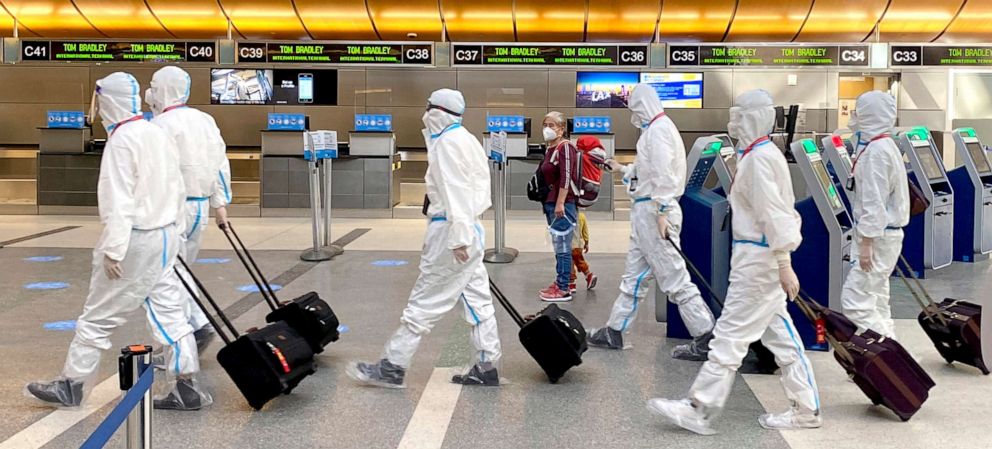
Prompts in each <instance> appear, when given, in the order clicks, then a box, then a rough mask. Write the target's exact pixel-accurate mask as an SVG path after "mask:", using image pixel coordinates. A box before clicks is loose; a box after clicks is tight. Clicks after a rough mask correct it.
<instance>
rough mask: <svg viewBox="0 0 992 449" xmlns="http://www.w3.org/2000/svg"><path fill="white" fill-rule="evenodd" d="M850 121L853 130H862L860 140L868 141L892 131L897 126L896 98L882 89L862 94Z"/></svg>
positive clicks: (849, 125) (849, 126) (849, 124)
mask: <svg viewBox="0 0 992 449" xmlns="http://www.w3.org/2000/svg"><path fill="white" fill-rule="evenodd" d="M854 114H855V115H854V116H852V117H851V121H850V122H849V123H848V128H851V131H854V132H858V131H860V132H861V135H860V140H862V141H867V140H871V139H874V138H875V137H878V136H879V135H882V134H885V133H890V132H892V128H894V127H895V126H896V99H895V98H894V97H893V96H892V95H889V94H887V93H885V92H882V91H880V90H873V91H871V92H867V93H864V94H861V96H860V97H858V101H857V104H856V105H855V108H854Z"/></svg>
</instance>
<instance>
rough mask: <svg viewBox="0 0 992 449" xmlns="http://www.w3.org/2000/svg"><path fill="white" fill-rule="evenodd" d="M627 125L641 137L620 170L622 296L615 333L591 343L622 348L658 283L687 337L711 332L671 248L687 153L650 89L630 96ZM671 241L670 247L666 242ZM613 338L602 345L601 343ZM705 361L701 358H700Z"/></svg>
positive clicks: (596, 335) (612, 324)
mask: <svg viewBox="0 0 992 449" xmlns="http://www.w3.org/2000/svg"><path fill="white" fill-rule="evenodd" d="M630 110H631V112H632V117H631V123H632V124H633V125H634V126H637V127H638V128H642V129H643V130H644V131H643V132H642V133H641V137H640V138H639V139H638V140H637V158H636V159H635V160H634V163H633V164H631V165H627V166H624V167H623V170H622V171H623V180H624V183H625V184H626V185H627V187H628V192H629V193H630V196H631V200H632V202H633V204H632V205H631V210H630V248H629V249H628V252H627V261H626V268H625V271H624V274H623V279H622V281H621V282H620V295H619V296H618V297H617V299H616V302H614V304H613V311H612V313H611V314H610V318H609V320H608V321H607V323H606V325H607V327H608V328H609V329H612V330H613V331H616V332H609V331H606V333H604V332H602V331H594V332H592V333H591V337H590V343H592V344H594V345H596V346H603V347H608V348H613V349H619V348H622V347H623V345H622V343H621V342H620V341H617V340H621V339H622V337H620V335H621V333H623V332H629V330H630V327H631V325H632V324H633V322H634V320H635V319H636V317H637V311H638V309H639V306H640V304H641V303H642V302H643V301H644V299H645V297H646V296H647V294H648V290H649V289H650V287H651V282H652V281H653V280H657V282H658V288H659V289H660V290H661V291H662V292H664V293H665V294H666V295H668V298H669V300H670V301H672V302H673V303H675V304H677V305H678V306H679V315H680V316H681V317H682V320H683V321H684V322H685V324H686V327H687V328H688V330H689V333H690V334H691V335H692V336H693V337H699V336H702V335H704V334H707V333H709V331H710V330H712V329H713V313H712V312H711V311H710V309H709V307H708V306H707V305H706V303H705V302H704V301H703V299H702V297H701V296H700V294H699V289H698V288H697V287H696V285H695V284H693V283H692V281H691V280H690V278H689V273H688V271H686V266H685V261H684V260H683V259H682V257H681V256H680V255H679V253H678V252H677V251H676V250H675V247H674V246H673V245H678V244H679V231H680V230H681V228H682V209H681V207H680V206H679V198H680V197H681V196H682V194H683V193H684V192H685V182H686V167H685V166H686V153H685V146H684V144H683V143H682V137H681V136H680V135H679V130H678V128H676V127H675V123H674V122H672V119H671V118H669V117H668V116H667V115H666V114H665V113H664V109H663V108H662V105H661V100H659V99H658V93H657V91H656V90H655V88H654V87H652V86H651V85H648V84H639V85H637V87H635V88H634V90H633V92H632V93H631V96H630ZM659 216H663V217H665V218H666V219H667V225H668V230H667V235H668V240H666V239H665V238H664V237H662V235H661V233H660V232H659V224H658V220H659ZM669 240H670V241H669ZM607 333H608V334H612V336H610V338H608V340H609V341H607V342H605V343H606V344H603V343H604V342H603V341H600V340H601V337H603V336H605V335H608V334H607ZM702 359H703V360H705V352H704V353H703V358H702Z"/></svg>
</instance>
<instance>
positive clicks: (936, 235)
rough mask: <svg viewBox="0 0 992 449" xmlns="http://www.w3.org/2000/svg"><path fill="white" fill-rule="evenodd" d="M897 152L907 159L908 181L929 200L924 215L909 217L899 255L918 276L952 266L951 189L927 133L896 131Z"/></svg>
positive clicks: (919, 128) (923, 130) (922, 128)
mask: <svg viewBox="0 0 992 449" xmlns="http://www.w3.org/2000/svg"><path fill="white" fill-rule="evenodd" d="M896 143H898V144H899V149H900V150H902V153H903V155H905V156H906V158H907V159H908V160H909V168H910V170H911V171H910V173H909V178H910V180H911V181H913V182H915V183H916V185H917V186H919V187H920V190H921V191H922V192H923V195H924V196H926V198H927V199H928V200H930V207H929V208H927V211H926V212H925V213H923V214H920V215H917V216H915V217H911V218H910V220H909V225H907V226H906V228H905V229H904V231H905V233H906V237H905V238H904V239H903V246H902V252H903V255H904V256H906V259H907V260H908V261H909V264H910V266H911V267H912V269H913V271H914V272H916V274H917V275H918V276H920V277H923V276H924V275H925V269H926V268H931V269H939V268H943V267H946V266H948V265H950V264H951V261H952V259H953V252H954V251H953V250H954V189H953V187H952V186H951V183H950V180H949V179H948V177H947V173H946V172H945V171H944V163H943V161H942V160H941V158H940V155H939V153H938V152H937V146H936V145H935V144H934V141H933V138H932V137H931V136H930V131H929V130H927V129H926V128H925V127H916V128H911V129H909V130H903V131H901V132H899V134H898V135H897V138H896Z"/></svg>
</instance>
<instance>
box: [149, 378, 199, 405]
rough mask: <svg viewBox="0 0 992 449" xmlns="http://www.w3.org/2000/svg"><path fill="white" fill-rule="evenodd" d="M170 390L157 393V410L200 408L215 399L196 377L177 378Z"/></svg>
mask: <svg viewBox="0 0 992 449" xmlns="http://www.w3.org/2000/svg"><path fill="white" fill-rule="evenodd" d="M170 385H171V388H169V391H168V392H167V393H165V394H162V395H156V396H155V398H154V406H155V409H157V410H187V411H188V410H199V409H201V408H203V407H206V406H208V405H210V404H213V402H214V400H213V398H212V397H211V396H210V393H207V391H206V389H204V388H203V387H202V385H201V384H200V383H199V382H198V381H197V380H196V379H195V378H182V379H175V381H174V382H171V383H170Z"/></svg>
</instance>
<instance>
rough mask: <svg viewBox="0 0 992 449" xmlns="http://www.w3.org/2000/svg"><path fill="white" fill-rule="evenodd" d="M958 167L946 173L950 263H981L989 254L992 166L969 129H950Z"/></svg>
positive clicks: (991, 245)
mask: <svg viewBox="0 0 992 449" xmlns="http://www.w3.org/2000/svg"><path fill="white" fill-rule="evenodd" d="M954 146H955V148H957V155H958V158H960V160H961V162H962V163H963V165H962V166H960V167H958V168H956V169H954V170H951V171H949V172H947V177H948V179H950V181H951V187H952V188H953V189H954V220H955V223H954V260H958V261H962V262H974V261H975V260H985V259H988V258H989V253H990V252H992V164H990V163H989V158H988V155H987V153H986V152H985V146H984V145H982V142H981V141H979V140H978V136H977V135H975V130H974V129H972V128H960V129H956V130H954Z"/></svg>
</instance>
